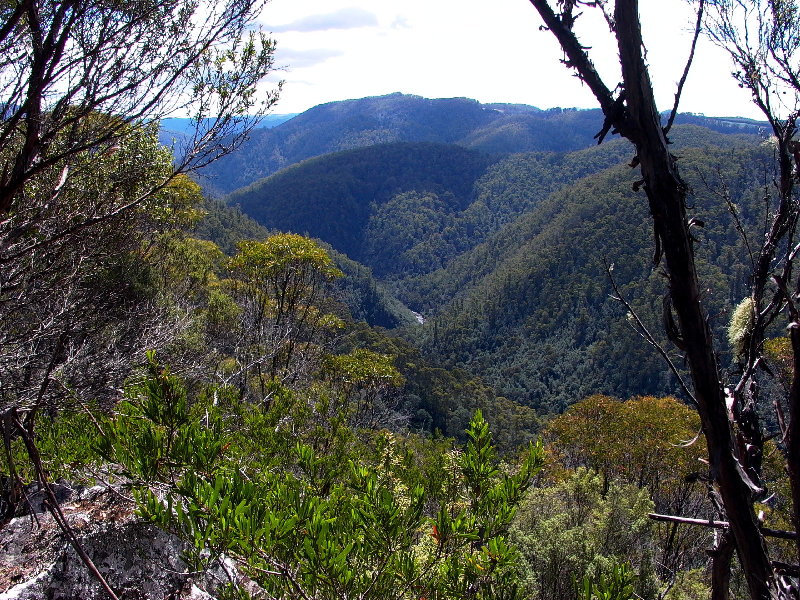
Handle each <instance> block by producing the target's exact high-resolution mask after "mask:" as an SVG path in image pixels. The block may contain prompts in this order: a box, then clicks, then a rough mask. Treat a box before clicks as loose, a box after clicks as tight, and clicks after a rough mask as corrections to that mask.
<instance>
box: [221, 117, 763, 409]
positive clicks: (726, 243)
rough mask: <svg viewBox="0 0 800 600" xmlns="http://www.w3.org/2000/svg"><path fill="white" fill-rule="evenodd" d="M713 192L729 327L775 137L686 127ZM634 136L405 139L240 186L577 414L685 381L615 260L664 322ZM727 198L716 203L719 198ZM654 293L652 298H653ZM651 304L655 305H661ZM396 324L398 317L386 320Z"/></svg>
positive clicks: (435, 339) (249, 205)
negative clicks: (649, 337) (533, 143)
mask: <svg viewBox="0 0 800 600" xmlns="http://www.w3.org/2000/svg"><path fill="white" fill-rule="evenodd" d="M672 138H673V141H674V144H673V146H674V148H675V150H676V152H679V153H680V157H681V161H682V163H681V164H682V167H683V168H684V169H685V170H686V173H687V175H686V176H687V180H688V181H689V182H690V185H691V186H692V189H693V190H694V193H695V196H694V197H693V198H694V202H695V210H696V212H697V215H698V216H697V218H698V219H699V220H700V221H703V222H704V223H707V225H706V226H705V227H703V228H698V233H697V236H698V240H699V241H701V242H702V244H701V248H702V250H701V256H702V260H703V261H704V264H706V265H707V268H708V269H709V272H711V273H713V277H712V280H713V281H716V282H718V284H719V285H718V287H716V288H715V289H713V290H712V289H709V292H708V293H709V301H710V302H711V303H712V306H713V307H714V314H715V315H719V317H718V319H716V320H715V324H716V326H717V327H718V328H724V327H725V326H726V325H727V316H726V315H727V314H728V312H729V310H730V308H731V306H733V305H734V304H735V303H736V302H738V300H739V299H741V298H739V295H740V294H744V288H743V285H744V283H745V282H744V281H743V279H742V277H741V273H743V272H744V270H745V266H746V265H745V264H744V262H743V261H745V258H744V255H743V253H744V252H745V250H744V248H743V247H742V246H741V241H740V240H739V238H738V236H737V234H736V231H735V223H734V222H733V221H732V217H731V215H730V214H729V213H728V212H727V210H726V209H725V205H724V204H721V203H720V202H719V197H720V196H719V195H720V194H722V193H723V192H725V193H728V194H730V195H731V198H732V202H734V203H736V204H737V205H739V204H744V205H746V206H748V207H750V208H748V209H747V210H745V209H743V210H742V215H740V216H741V219H742V222H743V223H744V224H745V225H746V226H747V227H749V228H756V227H757V225H758V215H759V212H758V210H759V208H758V206H759V205H758V204H757V203H756V204H755V205H753V200H752V198H754V197H757V195H758V194H759V193H761V192H760V190H761V187H762V185H763V173H764V169H766V168H767V166H768V164H769V161H770V149H769V146H768V145H764V144H763V138H759V137H757V136H747V135H730V134H721V133H717V132H713V131H711V130H709V129H707V128H703V127H699V126H696V125H683V126H678V127H677V128H676V129H675V131H674V133H673V136H672ZM629 155H630V150H629V148H628V146H627V145H626V144H624V143H623V142H621V141H612V142H608V143H606V144H603V145H601V146H591V147H589V148H586V149H582V150H577V151H573V152H538V153H519V154H512V155H508V156H506V157H502V156H498V155H489V154H484V153H478V152H475V151H468V150H465V149H463V148H461V147H459V146H453V145H436V144H419V143H417V144H412V143H395V144H381V145H377V146H370V147H366V148H361V149H357V150H350V151H346V152H340V153H334V154H330V155H325V156H323V157H319V158H316V159H312V160H309V161H306V162H303V163H301V164H299V165H296V166H294V167H291V168H289V169H286V170H284V171H282V172H280V173H278V174H275V175H273V176H271V177H268V178H266V179H264V180H262V181H260V182H257V183H256V184H253V185H251V186H249V187H247V188H244V189H242V190H239V191H237V192H235V193H234V194H231V195H230V196H228V197H227V198H226V201H227V202H229V203H231V204H233V205H237V206H239V207H241V209H242V210H243V211H244V212H245V213H247V214H249V215H251V216H252V217H254V218H255V219H257V220H259V221H260V222H262V223H264V224H265V225H268V226H270V227H273V228H274V229H277V230H286V231H295V232H298V233H307V234H310V235H312V236H313V237H317V238H319V239H321V240H324V241H325V242H327V243H329V244H330V245H331V246H332V247H333V248H334V249H336V250H337V251H340V252H343V253H344V254H346V255H347V256H348V257H349V258H351V259H353V260H355V261H358V262H360V263H363V264H364V265H365V266H367V267H369V268H370V269H371V271H372V273H373V274H374V276H375V277H376V278H377V279H378V280H379V281H382V282H383V284H384V285H387V286H388V289H390V290H391V291H392V292H393V293H394V294H395V295H396V296H397V298H398V299H400V300H401V301H403V302H404V303H405V304H406V305H407V306H409V307H410V308H412V309H413V310H415V311H418V312H419V313H421V314H422V315H424V317H425V319H426V322H425V325H424V326H423V327H420V328H411V329H409V330H408V333H407V335H408V336H409V339H412V340H414V342H415V343H420V344H422V348H423V349H424V352H425V354H426V355H427V357H428V358H429V360H432V361H434V362H437V363H440V364H442V365H446V366H448V367H451V368H452V367H459V368H465V369H467V370H469V371H470V372H472V373H473V374H475V375H480V376H482V377H483V378H485V379H486V381H487V382H488V383H490V384H491V385H492V386H494V388H495V389H496V390H497V392H498V393H499V394H501V395H502V396H505V397H507V398H510V399H513V400H514V401H517V402H520V403H522V404H525V405H527V406H531V407H534V408H535V409H537V410H538V411H540V412H543V413H550V412H561V411H563V410H564V409H565V408H566V407H567V406H569V405H570V404H572V403H574V402H576V401H578V400H580V399H581V398H583V397H585V396H587V395H589V394H592V393H605V394H612V395H618V396H622V397H626V396H629V395H633V394H636V393H646V394H668V393H674V392H675V391H676V385H677V382H676V380H675V379H674V377H672V376H671V375H670V374H669V372H668V371H667V369H666V367H665V365H664V364H663V362H662V361H661V358H660V357H658V356H657V355H656V354H655V353H653V352H652V351H651V348H650V347H649V346H648V345H647V344H646V343H644V342H643V341H642V340H641V339H640V337H639V336H638V334H636V333H635V332H634V331H633V329H631V328H630V327H629V326H628V325H627V324H626V322H625V319H624V318H623V317H624V314H625V312H626V309H625V308H624V307H623V306H622V305H621V304H620V303H619V302H617V301H614V300H612V299H611V296H613V295H614V294H613V290H612V288H611V285H610V281H609V277H608V274H607V273H606V267H605V265H611V264H613V265H614V271H613V275H614V277H615V280H616V281H617V283H618V285H619V286H620V287H621V289H623V290H625V291H626V294H627V295H629V296H630V297H629V298H628V300H629V301H630V302H632V303H633V304H634V305H635V306H636V307H637V309H639V310H641V311H642V314H643V317H644V318H646V320H647V321H648V322H649V323H651V325H652V326H653V327H655V328H656V329H657V325H656V324H657V323H658V321H659V319H660V316H659V314H660V304H659V302H658V300H657V299H658V298H660V297H661V296H662V295H663V286H662V282H661V280H660V277H659V275H658V273H657V272H653V271H652V269H651V268H650V267H649V266H648V257H647V254H648V251H647V248H649V246H650V244H651V243H652V232H650V231H649V230H648V228H647V227H646V226H645V225H644V223H645V222H646V216H647V215H646V212H645V210H646V209H645V207H643V206H642V205H641V203H636V202H635V201H634V198H635V194H634V193H633V192H632V191H629V192H628V194H627V195H626V194H625V193H624V191H625V190H631V185H632V181H631V180H630V179H631V178H630V167H627V166H625V163H626V162H628V161H629V160H630V156H629ZM707 210H713V211H714V212H713V214H709V215H706V214H704V211H707ZM645 299H646V300H645ZM643 303H644V304H643ZM383 323H384V324H385V323H386V321H384V322H383Z"/></svg>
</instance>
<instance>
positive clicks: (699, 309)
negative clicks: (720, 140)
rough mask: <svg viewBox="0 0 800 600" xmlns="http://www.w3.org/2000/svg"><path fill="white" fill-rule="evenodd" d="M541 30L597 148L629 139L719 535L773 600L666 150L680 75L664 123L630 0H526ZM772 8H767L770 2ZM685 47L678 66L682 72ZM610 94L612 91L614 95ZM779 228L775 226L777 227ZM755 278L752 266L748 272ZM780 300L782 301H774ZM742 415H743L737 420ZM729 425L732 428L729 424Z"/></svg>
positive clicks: (681, 195)
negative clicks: (717, 507) (592, 30)
mask: <svg viewBox="0 0 800 600" xmlns="http://www.w3.org/2000/svg"><path fill="white" fill-rule="evenodd" d="M531 3H532V4H533V5H534V7H535V8H536V10H537V11H538V12H539V14H540V16H541V18H542V20H543V22H544V25H545V27H546V28H547V29H549V30H550V32H551V33H553V35H555V37H556V39H557V40H558V42H559V44H560V45H561V48H562V49H563V51H564V53H565V55H566V59H565V63H566V64H567V65H568V66H569V67H571V68H574V69H575V70H576V72H577V75H578V77H579V78H580V79H581V80H582V81H583V82H584V83H585V84H586V85H587V86H588V87H589V89H590V90H591V91H592V93H593V94H594V96H595V98H596V99H597V101H598V102H599V104H600V107H601V109H602V111H603V114H604V116H605V121H604V124H603V127H602V129H601V131H600V132H599V133H598V135H597V137H598V139H599V141H602V140H603V139H604V138H605V136H606V135H607V134H608V133H609V132H610V131H613V132H615V133H619V134H620V135H622V136H623V137H625V138H627V139H628V140H629V141H631V142H632V143H633V145H634V147H635V158H634V161H633V162H632V163H631V164H633V165H638V166H639V169H640V172H641V180H640V181H638V182H636V183H635V184H634V187H635V189H644V192H645V195H646V197H647V202H648V206H649V209H650V214H651V216H652V222H653V228H654V233H655V253H654V264H655V265H659V264H661V263H662V260H663V266H664V270H665V273H666V276H667V281H668V288H669V289H668V294H667V296H666V298H665V310H664V321H665V323H666V324H667V333H668V335H669V337H670V338H671V340H672V341H673V342H674V343H675V344H676V346H677V347H678V348H679V349H680V350H681V351H682V352H683V353H685V357H686V364H687V366H688V368H689V371H690V373H691V389H689V386H688V385H685V392H686V393H687V396H688V399H689V401H691V402H693V403H694V404H695V405H696V406H697V410H698V413H699V415H700V420H701V424H702V428H703V432H704V433H705V437H706V441H707V447H708V457H709V468H710V472H711V477H712V479H713V481H714V482H715V484H716V487H717V489H718V491H719V496H720V500H721V505H722V507H723V508H724V511H725V515H726V518H727V522H728V525H729V530H730V532H731V536H732V539H733V541H734V543H735V548H736V551H737V554H738V556H739V560H740V563H741V565H742V568H743V570H744V572H745V576H746V578H747V583H748V588H749V591H750V595H751V597H752V598H753V599H764V598H773V597H777V596H780V595H782V594H784V593H785V592H784V586H783V585H782V584H781V583H780V582H779V581H778V578H777V577H776V574H775V572H774V569H773V566H772V564H771V562H770V558H769V553H768V551H767V547H766V543H765V541H764V537H763V535H762V534H761V531H760V529H759V524H758V520H757V519H756V516H755V512H754V509H753V502H754V500H755V498H756V497H758V496H759V495H760V494H762V493H763V489H761V488H760V487H759V486H758V483H757V479H755V480H754V476H753V472H752V470H750V469H749V468H748V467H749V466H750V464H751V463H752V461H751V460H750V459H749V458H748V456H747V455H746V451H747V446H745V447H742V446H741V445H739V444H738V443H737V440H736V438H735V436H734V433H733V426H738V427H739V430H740V431H749V432H754V431H757V427H756V428H754V427H752V426H751V425H749V424H747V423H744V425H742V423H743V421H742V420H741V419H739V420H738V421H737V419H736V418H735V417H734V418H733V419H729V412H728V405H727V396H726V393H725V389H724V386H723V384H722V382H723V381H724V376H723V373H722V371H721V369H720V365H719V362H718V359H717V344H716V342H715V340H714V339H713V336H712V332H711V327H710V325H709V320H708V316H707V314H706V311H705V309H704V304H703V296H702V293H701V289H702V287H701V285H700V281H699V278H698V274H697V269H696V263H695V255H694V247H693V245H694V240H693V238H692V234H691V232H690V227H691V226H692V222H690V219H689V218H688V215H687V202H686V199H687V186H686V184H685V183H684V181H683V179H682V178H681V176H680V174H679V172H678V167H677V162H676V158H675V157H674V156H673V155H672V154H671V153H670V151H669V147H668V137H667V136H668V133H669V129H670V126H671V123H672V120H673V118H674V114H675V113H676V111H677V106H678V101H679V99H680V92H681V88H682V85H683V82H684V81H685V77H684V78H683V80H682V81H681V84H680V86H679V89H678V93H677V94H676V102H675V105H674V107H673V110H672V115H671V116H670V118H669V120H668V122H667V124H666V125H665V126H664V125H662V122H661V116H660V113H659V112H658V110H657V108H656V104H655V99H654V94H653V89H652V85H651V82H650V74H649V71H648V68H647V65H646V62H645V56H644V43H643V40H642V34H641V26H640V22H639V14H638V2H637V0H617V1H616V2H615V5H614V10H613V13H610V12H606V11H605V5H604V4H603V3H594V2H580V1H579V2H563V3H559V4H560V8H559V12H556V11H555V10H554V9H553V7H552V6H551V5H550V3H549V2H547V1H546V0H531ZM704 5H705V3H704V2H702V1H701V2H700V3H699V15H698V24H697V32H696V35H695V40H696V39H697V34H699V30H700V24H701V20H702V11H703V8H704ZM776 5H777V3H776ZM584 6H594V7H598V8H599V9H601V10H602V11H603V15H604V16H605V18H606V20H607V22H608V24H609V28H610V30H611V31H612V33H613V35H614V36H615V38H616V42H617V48H618V50H619V63H620V84H619V86H616V85H615V86H614V87H613V88H610V87H609V86H607V85H606V83H605V82H604V80H603V79H602V77H601V76H600V74H599V72H598V71H597V69H596V68H595V66H594V65H593V63H592V62H591V60H590V58H589V50H588V49H587V47H586V46H585V45H584V44H581V42H580V41H579V40H578V37H577V35H576V33H575V30H574V26H575V21H576V19H577V17H578V16H579V15H577V14H576V13H575V10H576V9H578V8H581V7H584ZM693 54H694V45H693V46H692V52H691V54H690V59H689V61H688V63H687V67H686V72H688V68H689V64H690V63H691V57H693ZM617 89H619V92H616V90H617ZM778 229H782V227H778ZM774 251H775V250H774V248H766V249H765V252H766V262H767V263H768V264H771V257H772V256H773V254H771V252H774ZM755 272H756V273H757V272H758V271H757V269H756V270H755ZM778 295H779V296H781V297H782V298H783V299H784V300H785V299H787V297H788V295H787V294H783V293H782V292H780V293H779V294H778ZM747 414H749V415H752V413H747ZM732 421H733V422H732Z"/></svg>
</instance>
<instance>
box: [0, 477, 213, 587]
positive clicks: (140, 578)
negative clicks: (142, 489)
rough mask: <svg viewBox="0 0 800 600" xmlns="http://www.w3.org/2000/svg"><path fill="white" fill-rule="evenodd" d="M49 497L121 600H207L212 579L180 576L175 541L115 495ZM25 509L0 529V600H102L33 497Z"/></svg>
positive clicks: (88, 492)
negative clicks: (53, 498) (28, 506)
mask: <svg viewBox="0 0 800 600" xmlns="http://www.w3.org/2000/svg"><path fill="white" fill-rule="evenodd" d="M56 491H57V495H58V496H59V500H60V501H61V502H60V503H61V509H62V511H63V512H64V515H65V517H66V519H67V522H68V523H69V525H70V526H71V527H72V528H73V529H74V531H75V533H76V534H77V536H78V538H79V540H80V543H81V545H82V546H83V548H84V550H85V551H86V553H87V554H88V555H89V557H90V558H91V559H92V561H93V562H94V564H95V566H96V567H97V569H98V570H99V571H100V573H102V574H103V576H104V577H105V578H106V580H107V581H108V583H109V585H110V586H111V588H112V589H113V590H114V591H115V593H116V594H117V595H118V596H119V598H120V599H121V600H122V599H124V600H162V599H163V600H167V599H170V600H179V599H182V600H190V599H191V600H202V599H213V595H212V594H213V590H214V589H216V586H217V584H218V581H219V578H218V577H215V576H214V574H208V573H206V574H203V575H202V576H194V577H193V576H191V575H190V574H187V573H186V565H185V564H184V562H183V561H182V560H181V551H182V543H181V542H180V540H179V539H178V538H177V537H176V536H174V535H171V534H169V533H167V532H165V531H163V530H161V529H158V528H157V527H155V526H153V525H150V524H148V523H143V522H141V520H139V519H138V518H137V517H136V515H135V511H134V503H133V501H132V500H130V499H128V498H126V497H125V496H124V495H123V494H121V493H120V492H119V491H116V490H111V489H107V488H102V487H93V488H85V489H71V488H69V487H68V486H64V485H59V486H57V489H56ZM31 507H32V509H33V510H32V511H31V512H30V513H29V514H27V515H25V516H22V517H17V518H14V519H12V520H11V521H10V522H8V523H7V524H6V525H5V526H3V527H2V529H0V600H12V599H13V600H39V599H48V600H95V599H97V600H99V599H101V598H102V599H105V598H107V597H108V596H107V595H106V594H105V592H104V591H103V589H102V588H101V586H100V584H99V583H98V582H97V580H96V579H95V578H94V577H93V576H92V574H91V573H90V572H89V570H88V569H87V567H86V566H85V565H84V563H83V562H82V561H81V560H80V558H79V557H78V555H77V553H76V552H75V550H74V549H73V548H72V546H71V545H70V544H69V543H68V541H67V538H66V536H65V535H64V533H63V532H62V531H61V530H60V529H59V527H58V525H57V524H56V522H55V521H54V519H53V517H52V516H51V515H50V514H49V512H47V511H46V510H45V508H44V506H43V505H42V502H41V498H40V497H37V494H32V495H31ZM209 592H212V593H209Z"/></svg>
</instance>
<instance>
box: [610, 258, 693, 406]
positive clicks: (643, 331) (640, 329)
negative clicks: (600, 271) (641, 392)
mask: <svg viewBox="0 0 800 600" xmlns="http://www.w3.org/2000/svg"><path fill="white" fill-rule="evenodd" d="M603 264H604V266H605V268H606V274H607V275H608V279H609V280H610V281H611V287H612V288H613V290H614V293H615V294H616V296H612V298H613V299H614V300H617V301H618V302H620V303H622V305H623V306H624V307H625V308H626V309H627V310H628V314H629V315H630V316H631V318H632V319H633V321H634V322H635V323H636V326H637V327H634V330H635V331H636V332H637V333H638V334H639V335H640V336H642V338H644V340H645V341H646V342H647V343H648V344H650V345H651V346H652V347H653V348H655V349H656V351H657V352H658V353H659V354H660V355H661V357H662V358H663V359H664V361H665V362H666V363H667V366H669V369H670V371H672V373H673V374H674V375H675V377H676V378H677V379H678V384H679V385H680V386H681V389H682V390H683V393H684V394H686V397H687V398H688V399H689V401H690V402H691V403H692V404H694V405H695V406H697V399H696V398H695V397H694V394H693V393H692V392H691V390H690V389H689V386H688V385H686V382H685V381H684V380H683V377H682V376H681V374H680V372H679V371H678V368H677V367H676V366H675V363H673V362H672V359H671V358H670V357H669V354H667V351H666V350H664V348H663V347H662V346H661V344H659V343H658V341H657V340H656V339H655V337H653V334H652V333H650V330H649V329H647V326H646V325H645V324H644V323H643V322H642V320H641V319H640V318H639V315H637V314H636V311H635V310H634V308H633V306H631V304H630V302H628V301H627V300H626V299H625V297H624V296H623V295H622V291H621V290H620V289H619V287H618V286H617V282H616V281H615V280H614V276H613V275H612V274H611V271H612V265H608V264H606V262H605V260H603Z"/></svg>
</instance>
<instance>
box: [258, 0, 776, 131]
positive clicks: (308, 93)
mask: <svg viewBox="0 0 800 600" xmlns="http://www.w3.org/2000/svg"><path fill="white" fill-rule="evenodd" d="M595 13H597V11H595V10H588V9H587V10H586V11H585V14H584V15H583V17H581V18H580V19H579V20H578V24H579V25H581V26H582V29H581V30H580V31H579V33H582V35H581V41H582V43H584V44H585V45H587V46H591V51H590V54H591V57H592V59H593V60H594V62H595V64H596V65H597V66H598V69H599V70H600V72H601V73H602V74H603V75H604V77H605V80H606V84H607V85H609V86H610V87H613V86H614V85H616V83H617V82H618V81H619V74H618V64H617V62H616V52H615V46H614V41H613V39H612V38H611V37H610V34H609V33H608V29H607V27H606V26H605V24H604V23H603V22H602V21H601V20H600V19H599V15H596V14H595ZM641 14H642V27H643V34H644V39H645V45H646V48H647V59H648V62H649V65H650V68H651V77H652V79H653V82H654V86H655V89H656V94H657V102H658V106H659V109H660V110H668V109H669V108H671V107H672V103H673V98H674V94H675V89H676V86H677V82H678V80H679V79H680V76H681V73H682V71H683V67H684V64H685V61H686V57H687V56H688V53H689V46H690V41H691V34H692V29H693V19H694V16H693V14H692V12H691V8H690V6H689V4H688V3H687V2H686V1H685V0H642V1H641ZM260 22H261V24H262V25H263V28H264V31H266V32H271V33H272V37H274V39H275V40H276V41H277V45H278V52H277V55H276V64H277V66H278V67H279V69H278V70H277V71H276V72H274V73H273V74H272V75H271V76H270V77H269V78H268V79H267V82H266V84H265V85H267V86H269V85H274V82H275V81H277V80H278V79H281V80H283V81H284V87H283V91H282V93H281V99H280V100H279V102H278V104H277V106H276V107H275V108H274V110H273V112H275V113H278V114H285V113H297V112H302V111H304V110H307V109H309V108H311V107H313V106H316V105H318V104H323V103H326V102H332V101H337V100H346V99H351V98H362V97H365V96H380V95H384V94H390V93H394V92H402V93H404V94H415V95H418V96H423V97H426V98H453V97H465V98H472V99H475V100H478V101H480V102H483V103H489V102H508V103H519V104H529V105H532V106H537V107H539V108H552V107H556V106H558V107H562V108H568V107H578V108H593V107H595V106H596V103H595V101H594V98H593V97H592V96H591V94H590V92H589V91H588V89H587V88H586V87H585V86H582V85H581V83H580V82H579V81H578V80H577V79H576V78H575V77H574V76H572V74H571V73H570V71H568V70H567V69H566V68H565V67H564V66H563V65H562V64H560V62H559V60H560V59H561V58H562V54H561V52H560V50H559V49H558V47H557V45H556V42H555V39H554V38H553V36H552V34H551V33H550V32H548V31H540V30H539V25H540V21H539V17H538V14H537V13H536V11H535V9H534V8H533V6H532V5H531V4H530V2H529V0H403V1H401V2H398V1H390V0H271V1H270V2H269V3H268V4H267V5H266V8H265V9H264V12H263V13H262V15H261V17H260ZM576 29H577V26H576ZM680 110H681V111H682V112H694V113H702V114H705V115H708V116H743V117H750V118H761V115H760V114H759V113H758V111H757V109H756V108H755V107H754V106H753V104H752V102H751V101H750V97H749V95H748V94H747V92H745V91H744V90H742V89H740V88H739V87H738V86H737V85H736V83H735V82H734V81H733V79H732V77H731V65H730V62H729V60H728V58H727V55H725V53H724V52H723V51H722V50H720V49H718V48H716V47H715V46H713V45H712V44H711V43H710V42H708V41H706V40H702V39H701V42H700V44H699V45H698V50H697V55H696V58H695V62H694V66H693V69H692V72H691V73H690V75H689V79H688V81H687V83H686V88H685V90H684V94H683V97H682V101H681V107H680Z"/></svg>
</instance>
